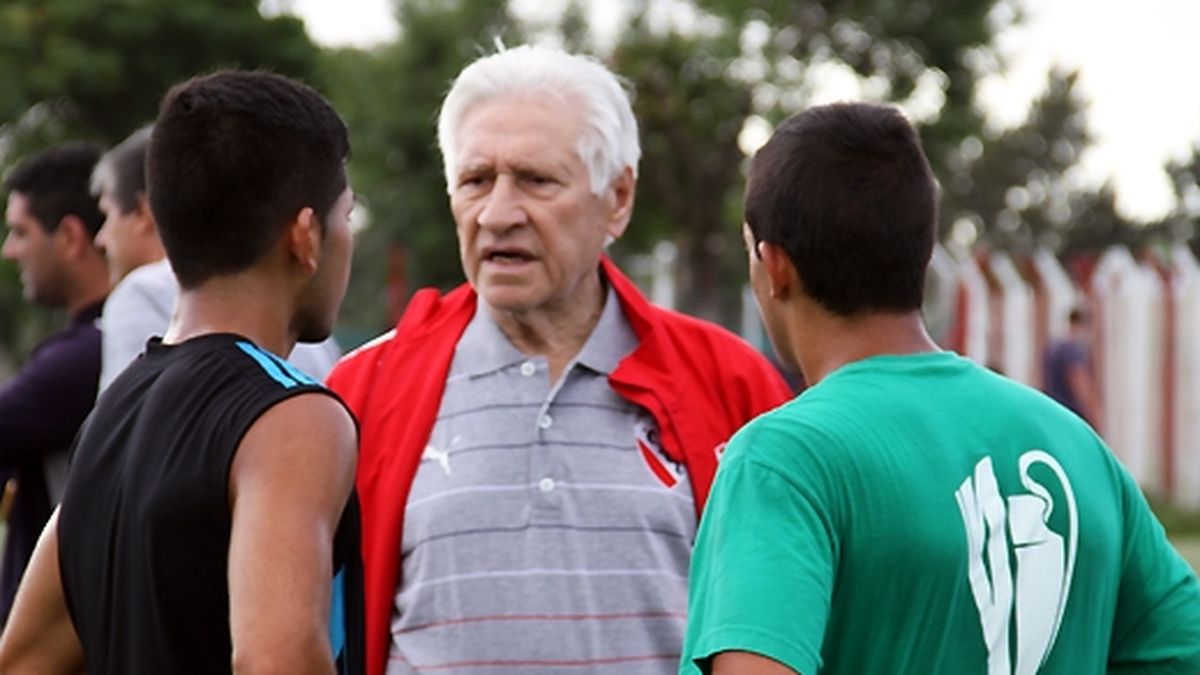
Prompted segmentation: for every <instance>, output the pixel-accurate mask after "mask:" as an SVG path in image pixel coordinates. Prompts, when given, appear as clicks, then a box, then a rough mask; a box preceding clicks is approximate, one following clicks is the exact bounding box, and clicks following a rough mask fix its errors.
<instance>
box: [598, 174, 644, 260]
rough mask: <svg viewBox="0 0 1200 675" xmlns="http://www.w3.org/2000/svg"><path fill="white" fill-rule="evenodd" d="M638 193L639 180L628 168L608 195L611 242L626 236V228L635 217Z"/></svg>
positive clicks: (613, 183) (615, 179)
mask: <svg viewBox="0 0 1200 675" xmlns="http://www.w3.org/2000/svg"><path fill="white" fill-rule="evenodd" d="M636 191H637V179H636V178H634V177H633V169H632V168H630V167H628V166H627V167H625V169H624V170H623V171H621V173H620V175H618V176H617V177H616V178H614V179H613V182H612V184H611V185H610V186H609V189H608V193H607V195H606V197H607V198H608V200H609V203H610V206H611V209H612V215H611V217H610V218H609V223H608V236H609V237H610V238H611V240H616V239H620V238H621V235H622V234H625V228H626V227H628V226H629V219H630V217H631V216H632V215H633V197H634V193H635V192H636ZM609 243H611V241H610V242H609Z"/></svg>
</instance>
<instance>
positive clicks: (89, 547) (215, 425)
mask: <svg viewBox="0 0 1200 675" xmlns="http://www.w3.org/2000/svg"><path fill="white" fill-rule="evenodd" d="M310 392H319V393H323V394H327V395H330V396H334V397H335V398H336V395H334V394H333V393H332V392H330V391H329V390H327V389H325V388H324V387H322V386H321V385H319V384H317V383H316V382H315V381H314V380H312V379H311V378H310V377H308V376H307V375H305V374H304V373H302V372H300V371H299V370H297V369H296V368H295V367H294V366H292V365H291V364H289V363H287V362H286V361H284V360H283V359H280V358H279V357H277V356H275V355H274V354H271V353H270V352H268V351H266V350H264V349H261V348H259V347H257V346H256V345H254V344H253V343H251V342H250V341H249V340H247V339H245V338H242V337H239V336H236V335H228V334H214V335H205V336H201V337H198V338H194V339H192V340H188V341H187V342H184V343H182V344H179V345H174V346H166V345H163V344H161V343H160V342H159V341H158V340H152V341H151V342H150V344H149V345H148V348H147V352H146V354H144V355H143V356H142V357H140V358H138V359H137V360H136V361H134V363H133V364H132V365H130V367H129V368H128V369H126V371H125V372H124V373H122V374H121V376H120V377H119V378H117V379H116V380H115V381H114V382H113V383H112V385H111V386H110V387H109V388H108V389H107V390H106V391H105V392H104V394H103V395H102V396H101V397H100V400H99V401H98V402H97V404H96V408H95V410H94V411H93V412H92V414H91V416H90V417H89V418H88V420H87V421H86V422H85V423H84V426H83V428H82V429H81V430H80V433H79V436H78V437H77V439H76V443H75V448H74V450H73V456H72V460H71V467H70V470H69V476H68V479H67V487H66V491H65V494H64V497H63V503H62V509H61V512H60V514H59V523H58V538H59V568H60V570H61V573H62V583H63V589H64V591H65V593H66V599H67V606H68V608H69V610H70V614H71V619H72V621H73V623H74V625H75V629H76V631H77V632H78V633H79V637H80V640H81V641H82V643H83V648H84V654H85V659H86V661H87V672H88V673H90V674H91V675H100V674H102V673H121V674H137V673H147V674H149V673H154V674H158V673H204V674H206V675H207V674H209V673H228V672H230V669H231V663H230V658H231V652H232V645H231V641H230V635H229V632H230V628H229V585H228V577H227V561H228V554H229V537H230V527H231V524H232V513H231V511H230V508H229V469H230V466H231V465H232V462H233V457H234V454H235V452H236V450H237V447H238V445H239V444H240V443H241V441H242V437H243V436H244V435H245V433H246V431H247V430H248V429H249V428H250V426H251V425H252V424H253V423H254V421H255V420H256V419H258V417H259V416H260V415H262V414H263V413H264V412H266V411H267V410H268V409H269V408H270V407H271V406H273V405H275V404H277V403H279V402H280V401H283V400H285V399H287V398H289V397H291V396H295V395H297V394H303V393H310ZM339 400H340V399H339ZM333 569H334V574H335V576H334V579H333V580H332V584H333V595H332V601H333V602H332V611H331V616H330V640H331V643H332V645H333V650H334V654H335V656H337V658H338V665H339V670H340V671H341V672H343V673H358V672H361V670H362V565H361V557H360V555H359V513H358V501H357V498H356V497H355V496H354V495H351V498H350V503H349V504H347V506H346V510H345V512H344V514H343V516H342V519H341V522H340V523H339V525H338V529H337V533H336V536H335V540H334V560H333Z"/></svg>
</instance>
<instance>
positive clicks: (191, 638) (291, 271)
mask: <svg viewBox="0 0 1200 675" xmlns="http://www.w3.org/2000/svg"><path fill="white" fill-rule="evenodd" d="M348 153H349V141H348V137H347V133H346V128H345V125H344V124H343V123H342V121H341V119H340V118H339V117H338V115H337V113H336V112H335V111H334V110H333V108H332V107H330V106H329V104H328V103H327V102H326V101H325V100H324V99H323V98H321V96H320V95H319V94H317V93H316V92H315V91H313V90H312V89H309V88H308V87H306V86H304V85H301V84H299V83H296V82H294V81H291V80H288V79H286V78H283V77H280V76H277V75H272V74H267V73H261V72H254V73H247V72H236V71H227V72H221V73H216V74H214V75H209V76H205V77H200V78H196V79H193V80H190V81H188V82H186V83H184V84H182V85H179V86H177V87H175V88H174V89H172V90H171V92H169V93H168V94H167V97H166V99H165V100H164V102H163V107H162V110H161V113H160V116H159V119H158V122H157V123H156V125H155V130H154V134H153V137H152V139H151V145H150V150H149V156H148V161H147V171H148V181H149V185H150V201H151V208H152V210H153V212H154V215H155V218H156V219H157V222H158V224H159V228H160V231H161V233H162V238H163V243H164V245H165V247H166V250H167V256H168V258H169V259H170V261H171V266H172V268H173V269H174V271H175V274H176V276H177V277H178V279H179V282H180V286H181V288H182V293H181V295H180V296H179V300H178V305H177V307H176V315H175V317H174V319H173V320H172V322H171V325H170V327H169V328H168V330H167V334H166V336H164V337H163V338H162V339H161V340H158V339H155V340H152V341H151V343H150V344H149V346H148V350H147V352H146V353H145V354H144V355H143V356H142V357H140V358H139V359H138V360H137V361H135V362H134V363H133V364H132V365H131V366H130V367H129V369H128V370H126V371H125V373H124V374H122V375H121V376H120V377H119V378H118V379H117V380H116V381H115V382H114V383H113V384H112V386H111V387H110V388H109V390H108V391H107V392H106V393H105V394H104V395H103V396H102V397H101V398H100V400H99V402H98V403H97V407H96V410H95V412H94V413H93V414H92V416H91V417H90V418H89V420H88V421H87V422H86V423H85V426H84V428H83V430H82V431H81V432H80V435H79V437H78V439H77V441H76V445H75V449H74V456H73V462H72V467H71V470H70V476H69V478H68V483H67V488H66V493H65V497H64V500H63V503H62V506H61V507H60V509H59V512H58V513H57V514H56V518H55V519H52V520H51V522H50V524H49V525H48V526H47V528H46V531H45V533H44V534H43V536H42V540H41V542H40V543H39V545H38V549H37V551H36V552H35V554H34V558H33V561H32V562H31V565H30V570H29V572H28V573H27V575H26V577H25V580H24V582H23V585H22V588H21V590H20V592H19V594H18V597H17V601H16V606H15V607H14V610H13V618H12V621H11V623H10V624H9V626H8V629H7V630H6V632H5V634H4V636H3V639H2V640H0V672H5V673H20V672H80V671H83V670H86V671H87V672H88V673H91V674H92V675H96V674H98V673H221V672H231V671H232V670H237V671H238V672H259V671H262V670H270V671H271V672H287V673H334V672H338V671H340V672H358V671H359V670H360V669H361V661H360V659H361V629H360V626H359V624H360V621H361V606H360V603H361V577H360V574H361V565H360V563H359V554H358V509H357V502H356V500H355V498H354V495H353V480H354V467H355V444H356V430H355V426H354V421H353V419H352V418H351V416H350V415H349V414H348V412H347V411H346V409H345V408H344V406H343V405H342V404H341V402H340V401H339V400H338V399H337V398H336V397H335V396H334V395H333V394H331V393H330V392H329V391H328V390H326V389H325V388H324V387H322V386H320V385H319V384H317V383H316V382H314V381H313V380H312V379H311V378H309V377H308V376H306V375H305V374H303V373H301V372H300V371H298V370H296V369H295V368H293V367H292V366H290V365H289V364H288V363H287V362H286V361H284V360H283V359H281V358H280V357H279V356H278V355H279V354H287V353H288V352H290V351H291V348H292V346H293V344H294V343H295V342H296V341H297V340H301V341H316V340H321V339H324V338H325V337H327V336H328V335H329V333H330V330H331V328H332V325H333V321H334V317H335V315H336V313H337V309H338V307H339V305H340V303H341V299H342V296H343V294H344V293H345V289H346V283H347V280H348V277H349V260H350V250H351V236H350V231H349V222H348V221H349V213H350V210H351V207H352V206H353V196H352V194H351V192H350V188H349V186H348V184H347V179H346V174H345V160H346V157H347V155H348ZM331 582H332V583H331Z"/></svg>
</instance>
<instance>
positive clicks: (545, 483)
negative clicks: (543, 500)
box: [538, 476, 554, 492]
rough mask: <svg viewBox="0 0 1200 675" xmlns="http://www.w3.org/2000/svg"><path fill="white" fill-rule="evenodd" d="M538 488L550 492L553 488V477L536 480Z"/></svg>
mask: <svg viewBox="0 0 1200 675" xmlns="http://www.w3.org/2000/svg"><path fill="white" fill-rule="evenodd" d="M538 489H539V490H541V491H542V492H550V491H551V490H553V489H554V479H553V478H550V477H549V476H547V477H545V478H543V479H541V480H539V481H538Z"/></svg>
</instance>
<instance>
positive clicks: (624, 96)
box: [438, 45, 642, 195]
mask: <svg viewBox="0 0 1200 675" xmlns="http://www.w3.org/2000/svg"><path fill="white" fill-rule="evenodd" d="M529 95H537V96H547V95H549V96H555V97H558V98H559V99H560V100H563V101H566V102H570V103H574V104H579V105H582V106H583V124H584V128H583V131H582V133H581V134H580V137H579V140H578V141H577V143H576V146H575V150H576V152H577V153H578V154H579V159H580V160H581V161H582V162H583V164H584V166H585V167H587V170H588V176H589V178H590V180H591V189H592V192H593V193H594V194H596V195H599V194H602V193H603V192H604V190H605V188H607V187H608V185H609V184H610V183H611V182H612V181H613V180H614V179H615V178H616V177H617V176H619V175H620V174H621V172H622V171H624V170H625V167H629V168H630V169H631V170H632V171H633V175H634V177H636V176H637V168H638V160H639V159H640V158H641V155H642V149H641V146H640V145H639V144H638V130H637V120H636V119H634V117H633V108H632V107H631V106H630V103H629V94H628V93H627V92H626V90H625V88H624V87H623V86H622V81H621V80H620V79H618V77H617V76H616V75H614V74H613V73H612V72H611V71H610V70H608V69H607V68H605V67H604V66H603V65H601V63H600V62H599V61H597V60H595V59H593V58H591V57H587V56H582V55H578V54H568V53H567V52H564V51H561V50H558V49H552V48H548V47H540V46H533V45H522V46H520V47H514V48H512V49H503V48H501V49H500V51H498V52H496V53H495V54H490V55H488V56H484V57H481V58H479V59H477V60H476V61H474V62H473V63H471V64H470V65H469V66H467V67H466V68H464V69H463V71H462V72H461V73H459V75H458V77H457V78H456V79H455V80H454V85H453V86H451V87H450V93H448V94H446V99H445V101H443V102H442V111H441V113H440V115H439V116H438V147H439V148H440V149H441V151H442V164H443V165H444V166H445V169H446V191H447V192H452V191H453V189H454V182H455V179H456V175H457V173H458V167H457V166H456V163H457V159H458V158H457V151H458V140H459V139H458V132H459V129H460V128H461V126H462V122H463V119H464V118H465V117H466V116H467V113H468V112H469V111H470V110H471V109H472V108H474V107H475V106H477V105H479V104H480V103H484V102H487V101H491V100H495V99H500V98H517V97H521V96H529Z"/></svg>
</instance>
